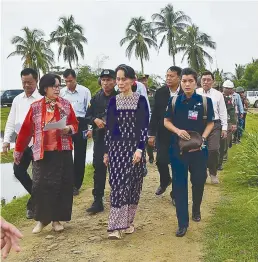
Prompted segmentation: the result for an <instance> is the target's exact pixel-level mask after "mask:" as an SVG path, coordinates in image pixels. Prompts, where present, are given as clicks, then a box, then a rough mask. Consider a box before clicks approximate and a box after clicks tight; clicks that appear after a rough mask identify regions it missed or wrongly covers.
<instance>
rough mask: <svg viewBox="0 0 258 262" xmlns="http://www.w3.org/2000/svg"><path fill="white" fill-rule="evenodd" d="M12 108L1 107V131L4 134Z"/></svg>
mask: <svg viewBox="0 0 258 262" xmlns="http://www.w3.org/2000/svg"><path fill="white" fill-rule="evenodd" d="M10 109H11V108H10V107H1V131H3V132H4V129H5V124H6V121H7V117H8V115H9V112H10Z"/></svg>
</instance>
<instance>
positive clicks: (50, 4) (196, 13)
mask: <svg viewBox="0 0 258 262" xmlns="http://www.w3.org/2000/svg"><path fill="white" fill-rule="evenodd" d="M168 3H171V2H168V1H158V0H156V1H144V0H141V1H129V0H127V1H121V0H120V1H112V0H103V1H97V0H96V1H88V0H87V1H86V0H85V1H78V0H77V1H74V0H73V1H61V0H60V1H57V0H52V1H38V0H33V1H26V0H23V1H18V0H16V1H10V0H8V1H7V0H5V1H2V10H1V11H2V14H1V29H2V30H1V55H2V60H1V74H2V78H1V89H5V90H6V89H17V88H21V83H20V76H19V74H20V71H21V69H22V62H21V58H20V57H11V58H8V59H7V56H8V55H9V54H10V53H11V52H12V51H14V49H15V47H14V46H13V45H12V44H11V43H10V41H11V38H12V37H13V36H15V35H20V36H23V34H22V32H21V28H23V27H25V26H27V27H29V28H30V29H34V28H37V29H41V30H43V31H44V32H45V34H46V39H48V37H49V34H50V32H52V31H53V30H55V29H56V27H57V25H58V18H59V17H60V16H64V15H65V16H68V15H71V14H72V15H73V16H74V17H75V22H76V23H78V24H80V25H82V26H83V28H84V34H85V36H86V38H87V39H88V44H87V45H85V47H84V52H85V58H84V60H83V59H82V58H80V59H79V64H81V65H84V64H88V65H90V66H93V67H96V64H97V63H96V61H97V57H101V56H102V55H105V56H108V57H109V59H108V60H106V62H105V64H104V67H105V68H115V67H116V66H117V65H119V64H121V63H126V64H129V65H131V66H132V67H134V69H135V70H140V61H137V60H136V59H135V58H134V57H132V58H131V60H130V61H129V60H128V58H127V57H126V56H125V49H126V46H123V47H120V45H119V42H120V40H121V39H122V38H123V37H124V36H125V28H126V27H127V25H128V23H129V21H130V19H131V18H132V17H139V16H143V17H144V18H145V19H146V20H147V21H151V15H152V14H153V13H157V12H160V9H161V8H163V7H165V6H166V5H167V4H168ZM172 4H173V5H174V8H175V10H182V11H184V12H185V14H187V15H188V16H190V17H191V18H192V21H193V23H195V24H196V25H198V26H199V28H200V30H201V31H202V32H205V33H207V34H209V35H210V36H211V37H212V39H213V41H215V42H216V43H217V49H216V51H213V50H208V52H209V53H210V54H211V55H212V57H213V58H214V61H213V64H209V63H207V69H215V68H216V66H218V67H219V68H221V69H223V70H224V71H225V72H228V71H231V72H233V71H234V66H235V63H237V64H246V63H248V62H250V61H251V59H252V57H254V58H258V15H257V12H258V2H257V1H252V2H248V1H242V2H239V1H238V2H236V1H228V2H226V1H213V2H211V1H198V2H197V1H180V2H179V1H173V2H172ZM52 50H53V51H54V52H55V53H56V51H57V46H56V45H52ZM181 58H182V55H180V54H179V55H177V56H176V62H177V65H178V66H181V67H186V66H187V62H186V61H184V62H183V63H181ZM55 60H56V65H61V66H65V67H67V66H68V64H67V63H64V62H63V60H62V59H60V60H59V61H58V60H57V57H56V58H55ZM144 65H145V73H149V74H158V75H160V76H162V77H163V76H164V74H165V71H166V69H167V68H168V67H169V66H171V65H172V57H169V56H168V52H167V45H166V43H164V45H163V47H162V48H161V50H160V52H159V54H158V53H157V51H155V50H150V61H147V62H145V63H144Z"/></svg>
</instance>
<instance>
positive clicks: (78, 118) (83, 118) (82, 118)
mask: <svg viewBox="0 0 258 262" xmlns="http://www.w3.org/2000/svg"><path fill="white" fill-rule="evenodd" d="M76 118H77V120H78V121H80V120H86V118H85V117H76Z"/></svg>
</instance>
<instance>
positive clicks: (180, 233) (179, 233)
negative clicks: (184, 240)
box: [176, 227, 187, 237]
mask: <svg viewBox="0 0 258 262" xmlns="http://www.w3.org/2000/svg"><path fill="white" fill-rule="evenodd" d="M186 232H187V227H179V228H178V229H177V231H176V236H177V237H183V236H184V235H185V234H186Z"/></svg>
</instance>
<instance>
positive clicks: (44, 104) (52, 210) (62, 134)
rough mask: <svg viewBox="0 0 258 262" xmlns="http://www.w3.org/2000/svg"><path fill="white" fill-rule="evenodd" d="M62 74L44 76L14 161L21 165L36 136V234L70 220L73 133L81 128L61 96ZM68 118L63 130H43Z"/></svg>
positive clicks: (34, 200)
mask: <svg viewBox="0 0 258 262" xmlns="http://www.w3.org/2000/svg"><path fill="white" fill-rule="evenodd" d="M60 82H61V79H60V77H59V76H55V75H52V74H46V75H44V76H43V77H42V78H41V79H40V82H39V93H40V94H41V95H42V96H44V97H43V98H42V99H40V100H38V101H36V102H34V103H33V104H32V105H31V107H30V110H29V112H28V114H27V116H26V118H25V120H24V123H23V125H22V127H21V130H20V132H19V135H18V137H17V141H16V145H15V151H14V162H15V163H16V164H19V162H20V159H21V157H22V154H23V151H24V150H25V148H26V147H27V146H28V144H29V143H30V141H31V139H32V138H33V147H32V152H33V159H34V162H33V169H32V173H33V178H32V180H33V182H32V196H31V197H32V206H33V213H34V219H35V220H36V221H38V223H37V225H36V227H35V228H34V229H33V231H32V232H33V233H39V232H41V231H42V229H43V228H44V227H45V226H46V225H48V224H49V223H50V222H51V221H52V227H53V229H54V230H55V231H62V230H63V229H64V227H63V225H62V224H61V223H60V221H69V220H71V213H72V203H73V158H72V149H73V147H72V138H71V135H72V134H74V133H76V132H77V130H78V121H77V119H76V117H75V114H74V111H73V109H72V106H71V104H70V103H69V102H68V101H67V100H65V99H63V98H61V97H59V93H60ZM64 117H66V126H65V127H64V128H63V129H61V130H60V129H51V130H48V131H44V127H45V126H46V125H47V124H48V123H53V122H57V121H59V120H60V119H62V118H64Z"/></svg>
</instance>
